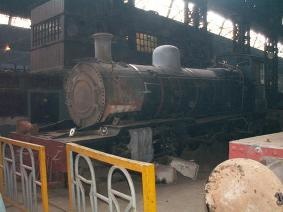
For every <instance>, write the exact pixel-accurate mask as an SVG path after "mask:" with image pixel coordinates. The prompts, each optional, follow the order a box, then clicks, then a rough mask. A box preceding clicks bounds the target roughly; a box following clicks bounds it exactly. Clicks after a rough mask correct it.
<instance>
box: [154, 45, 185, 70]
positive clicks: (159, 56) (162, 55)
mask: <svg viewBox="0 0 283 212" xmlns="http://www.w3.org/2000/svg"><path fill="white" fill-rule="evenodd" d="M152 65H153V66H155V67H161V68H164V69H170V70H172V71H174V72H175V71H179V70H180V69H181V61H180V51H179V49H178V48H177V47H176V46H171V45H163V46H159V47H157V48H156V49H154V51H153V54H152Z"/></svg>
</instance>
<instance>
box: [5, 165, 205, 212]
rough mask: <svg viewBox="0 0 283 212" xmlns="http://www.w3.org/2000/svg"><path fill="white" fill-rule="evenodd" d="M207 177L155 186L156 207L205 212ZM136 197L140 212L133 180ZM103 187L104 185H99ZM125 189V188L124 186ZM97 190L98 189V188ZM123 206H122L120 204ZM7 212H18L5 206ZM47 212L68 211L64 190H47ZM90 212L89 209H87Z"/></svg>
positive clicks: (139, 196) (181, 178) (165, 211)
mask: <svg viewBox="0 0 283 212" xmlns="http://www.w3.org/2000/svg"><path fill="white" fill-rule="evenodd" d="M208 175H209V172H207V171H200V173H199V176H198V179H197V180H196V181H193V180H191V179H189V178H186V177H184V176H182V175H179V174H178V180H177V181H176V182H175V183H173V184H157V186H156V188H157V207H158V211H162V212H172V211H176V212H206V208H205V203H204V185H205V182H206V179H207V177H208ZM134 181H135V189H136V195H137V208H138V211H143V210H142V194H141V185H140V183H138V182H137V181H139V180H137V179H135V178H134ZM100 187H101V188H103V187H105V184H100ZM114 187H117V188H119V190H123V183H121V182H118V183H115V184H114ZM124 187H125V186H124ZM98 190H99V187H98ZM122 205H123V204H122ZM6 207H7V212H16V211H19V210H17V209H16V208H13V207H11V206H8V205H6ZM49 211H51V212H62V211H68V190H67V189H65V188H57V189H49ZM87 211H90V208H89V207H88V208H87ZM99 211H108V209H107V205H106V204H104V203H100V204H99ZM122 211H123V210H122Z"/></svg>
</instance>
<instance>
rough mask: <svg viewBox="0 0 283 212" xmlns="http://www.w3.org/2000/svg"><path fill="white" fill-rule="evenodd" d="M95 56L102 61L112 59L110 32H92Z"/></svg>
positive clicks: (111, 36)
mask: <svg viewBox="0 0 283 212" xmlns="http://www.w3.org/2000/svg"><path fill="white" fill-rule="evenodd" d="M92 37H93V38H94V50H95V58H96V59H98V60H101V61H103V62H111V61H112V53H111V40H112V38H113V35H112V34H110V33H96V34H93V35H92Z"/></svg>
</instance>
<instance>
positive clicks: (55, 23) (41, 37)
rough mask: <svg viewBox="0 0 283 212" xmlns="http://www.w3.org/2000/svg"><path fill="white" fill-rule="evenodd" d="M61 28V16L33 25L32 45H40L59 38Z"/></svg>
mask: <svg viewBox="0 0 283 212" xmlns="http://www.w3.org/2000/svg"><path fill="white" fill-rule="evenodd" d="M60 29H61V27H60V17H59V16H58V17H53V18H51V19H48V20H47V21H44V22H41V23H39V24H36V25H34V26H32V47H39V46H42V45H45V44H48V43H51V42H54V41H57V40H59V38H60V33H61V30H60Z"/></svg>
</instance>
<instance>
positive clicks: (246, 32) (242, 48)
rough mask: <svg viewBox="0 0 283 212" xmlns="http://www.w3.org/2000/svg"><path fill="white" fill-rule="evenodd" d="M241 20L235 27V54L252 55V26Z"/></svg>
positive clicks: (236, 22) (235, 23)
mask: <svg viewBox="0 0 283 212" xmlns="http://www.w3.org/2000/svg"><path fill="white" fill-rule="evenodd" d="M244 19H245V18H241V19H240V20H239V21H235V22H234V26H233V52H234V53H239V54H249V53H250V24H249V23H248V22H246V21H244Z"/></svg>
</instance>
